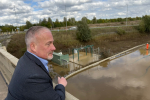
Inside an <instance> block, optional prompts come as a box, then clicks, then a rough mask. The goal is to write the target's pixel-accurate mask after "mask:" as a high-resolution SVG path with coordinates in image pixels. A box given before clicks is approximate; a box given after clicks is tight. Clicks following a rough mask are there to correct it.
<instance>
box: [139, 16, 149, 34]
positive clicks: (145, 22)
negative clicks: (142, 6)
mask: <svg viewBox="0 0 150 100" xmlns="http://www.w3.org/2000/svg"><path fill="white" fill-rule="evenodd" d="M139 31H140V32H141V33H143V32H146V33H150V16H147V15H145V16H143V17H142V22H141V23H140V25H139Z"/></svg>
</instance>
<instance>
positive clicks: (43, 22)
mask: <svg viewBox="0 0 150 100" xmlns="http://www.w3.org/2000/svg"><path fill="white" fill-rule="evenodd" d="M46 25H47V21H46V18H44V19H43V20H42V22H41V26H46Z"/></svg>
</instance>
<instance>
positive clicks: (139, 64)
mask: <svg viewBox="0 0 150 100" xmlns="http://www.w3.org/2000/svg"><path fill="white" fill-rule="evenodd" d="M149 68H150V52H149V51H148V50H146V49H145V47H142V48H139V49H138V50H135V51H133V52H130V53H129V54H127V55H124V56H121V57H119V58H116V59H112V60H108V61H105V62H103V63H100V64H99V65H97V66H95V67H92V68H90V69H87V70H85V71H83V72H81V73H78V74H76V75H74V76H72V77H70V78H69V79H68V80H67V81H68V85H67V87H66V91H68V92H69V93H71V94H72V95H74V96H75V97H77V98H78V99H80V100H150V95H149V94H150V70H149Z"/></svg>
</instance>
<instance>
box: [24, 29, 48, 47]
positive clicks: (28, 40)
mask: <svg viewBox="0 0 150 100" xmlns="http://www.w3.org/2000/svg"><path fill="white" fill-rule="evenodd" d="M43 28H46V27H43V26H33V27H31V28H29V29H28V31H27V32H26V35H25V43H26V46H27V48H29V47H30V43H31V42H33V41H34V39H35V34H38V31H40V30H41V29H43ZM46 29H48V28H46ZM48 30H49V29H48Z"/></svg>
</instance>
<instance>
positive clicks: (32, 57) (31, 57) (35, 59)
mask: <svg viewBox="0 0 150 100" xmlns="http://www.w3.org/2000/svg"><path fill="white" fill-rule="evenodd" d="M25 55H26V56H27V57H28V58H29V59H31V60H32V61H34V62H35V63H36V64H37V65H38V66H40V67H41V68H42V69H43V70H44V71H45V72H46V73H47V74H48V76H49V77H50V75H49V73H48V71H47V69H46V68H45V66H44V65H43V64H42V62H41V61H40V60H39V59H38V58H36V57H35V56H33V55H32V54H30V53H29V52H25ZM50 78H51V77H50Z"/></svg>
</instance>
